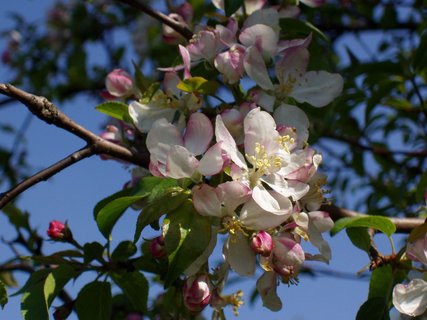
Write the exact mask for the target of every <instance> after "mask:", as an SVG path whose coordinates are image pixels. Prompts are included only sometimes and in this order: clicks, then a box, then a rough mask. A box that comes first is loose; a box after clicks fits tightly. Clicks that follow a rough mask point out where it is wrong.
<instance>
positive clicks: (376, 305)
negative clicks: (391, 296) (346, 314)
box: [356, 298, 390, 320]
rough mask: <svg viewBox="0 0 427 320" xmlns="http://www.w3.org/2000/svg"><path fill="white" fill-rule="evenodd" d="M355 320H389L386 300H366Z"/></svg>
mask: <svg viewBox="0 0 427 320" xmlns="http://www.w3.org/2000/svg"><path fill="white" fill-rule="evenodd" d="M356 320H390V315H389V308H388V304H387V300H386V299H384V298H372V299H368V300H367V301H366V302H365V303H364V304H363V305H362V306H361V307H360V309H359V311H358V312H357V316H356Z"/></svg>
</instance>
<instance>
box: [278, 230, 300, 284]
mask: <svg viewBox="0 0 427 320" xmlns="http://www.w3.org/2000/svg"><path fill="white" fill-rule="evenodd" d="M304 260H305V253H304V250H303V248H302V247H301V245H300V244H299V243H298V242H296V241H295V240H294V239H293V238H292V236H291V235H290V234H287V233H285V234H282V235H281V236H279V237H275V238H274V249H273V269H274V271H275V272H276V273H278V274H279V275H281V276H282V277H284V278H285V279H286V280H289V279H290V278H293V277H295V276H296V275H297V274H298V271H299V269H300V267H301V265H302V264H303V262H304Z"/></svg>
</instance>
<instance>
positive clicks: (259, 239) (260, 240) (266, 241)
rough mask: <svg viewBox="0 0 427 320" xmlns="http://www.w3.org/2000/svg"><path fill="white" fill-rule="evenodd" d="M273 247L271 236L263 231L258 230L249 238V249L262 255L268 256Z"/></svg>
mask: <svg viewBox="0 0 427 320" xmlns="http://www.w3.org/2000/svg"><path fill="white" fill-rule="evenodd" d="M273 247H274V244H273V238H272V237H271V235H270V234H269V233H268V232H265V231H260V232H258V233H257V234H256V235H255V236H254V237H253V238H252V240H251V249H252V250H253V251H254V252H255V253H258V254H260V255H262V256H264V257H268V256H270V254H271V252H272V251H273Z"/></svg>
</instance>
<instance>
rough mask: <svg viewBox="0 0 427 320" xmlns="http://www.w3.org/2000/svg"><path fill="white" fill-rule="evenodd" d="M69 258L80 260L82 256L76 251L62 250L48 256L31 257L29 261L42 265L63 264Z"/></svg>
mask: <svg viewBox="0 0 427 320" xmlns="http://www.w3.org/2000/svg"><path fill="white" fill-rule="evenodd" d="M70 257H74V258H76V257H77V258H80V257H82V254H81V252H80V251H78V250H64V251H58V252H55V253H53V254H51V255H50V256H32V257H31V259H32V260H34V261H37V262H39V263H44V264H63V263H67V262H68V260H67V259H65V258H70Z"/></svg>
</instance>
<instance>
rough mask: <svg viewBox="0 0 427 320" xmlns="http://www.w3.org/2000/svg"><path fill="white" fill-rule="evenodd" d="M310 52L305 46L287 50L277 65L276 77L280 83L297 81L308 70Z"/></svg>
mask: <svg viewBox="0 0 427 320" xmlns="http://www.w3.org/2000/svg"><path fill="white" fill-rule="evenodd" d="M309 56H310V54H309V52H308V50H307V49H306V48H305V47H304V46H299V47H293V48H289V49H287V50H285V52H284V54H283V57H282V58H281V59H280V60H279V61H278V62H277V64H276V67H275V68H276V75H277V78H278V79H279V82H280V83H283V84H284V83H287V82H289V81H296V79H299V78H300V77H302V76H303V75H304V74H305V71H306V70H307V65H308V60H309Z"/></svg>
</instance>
